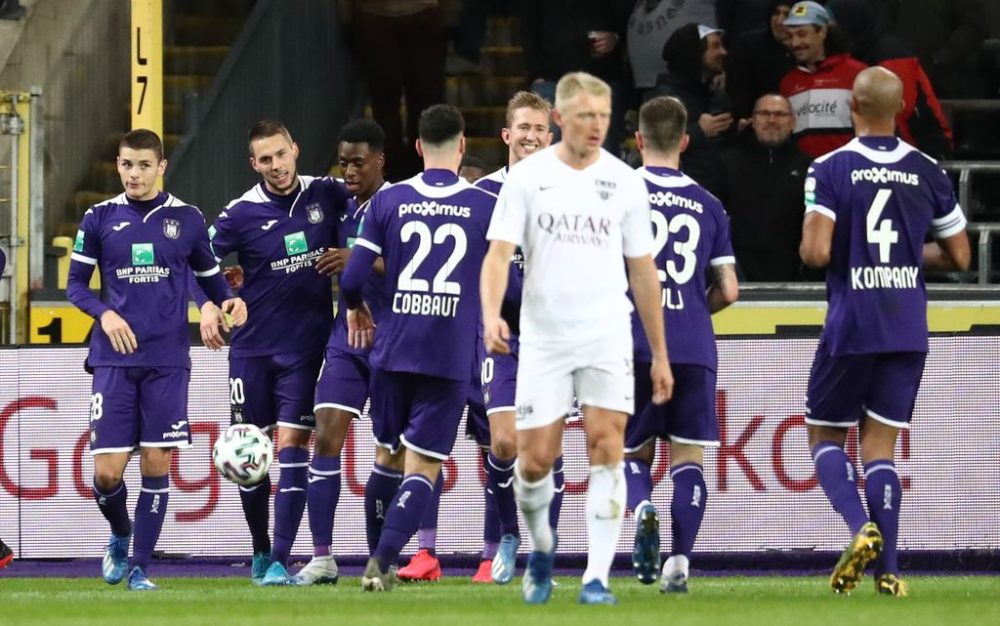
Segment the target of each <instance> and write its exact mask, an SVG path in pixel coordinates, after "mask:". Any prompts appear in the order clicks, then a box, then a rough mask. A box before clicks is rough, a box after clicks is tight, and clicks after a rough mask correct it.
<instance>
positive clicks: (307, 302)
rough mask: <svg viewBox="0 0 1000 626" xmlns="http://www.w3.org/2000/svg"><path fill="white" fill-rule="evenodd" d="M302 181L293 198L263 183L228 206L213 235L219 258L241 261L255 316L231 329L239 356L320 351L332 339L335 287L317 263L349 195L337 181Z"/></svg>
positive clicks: (249, 304)
mask: <svg viewBox="0 0 1000 626" xmlns="http://www.w3.org/2000/svg"><path fill="white" fill-rule="evenodd" d="M298 180H299V188H298V191H297V192H295V193H292V194H289V195H288V196H278V195H275V194H272V193H270V192H269V191H268V190H267V189H266V188H265V186H264V183H258V184H257V185H255V186H254V187H252V188H251V189H250V190H249V191H247V192H246V193H244V194H243V195H242V196H240V197H239V198H237V199H236V200H233V201H232V202H230V203H229V205H228V206H226V208H225V210H224V211H223V212H222V213H220V214H219V217H218V219H217V220H215V225H214V226H213V227H212V228H211V230H210V234H211V237H212V249H213V250H214V251H215V255H216V256H217V257H219V259H221V258H222V257H225V256H226V255H227V254H230V253H231V252H235V253H236V254H237V255H238V257H239V258H238V260H239V264H240V265H241V266H242V267H243V273H244V283H243V287H242V288H241V289H240V294H239V295H240V297H241V298H243V299H244V300H245V301H246V303H247V308H248V310H250V311H252V313H250V316H249V318H248V319H247V323H246V324H244V325H243V326H239V327H237V328H234V329H233V335H232V350H231V354H233V355H234V356H238V357H252V356H267V355H272V354H282V353H288V352H299V351H302V350H306V351H309V350H312V351H317V350H321V349H322V346H323V345H324V344H325V343H326V341H327V339H328V338H329V336H330V328H331V325H332V321H333V289H332V286H331V282H330V278H329V277H328V276H323V275H321V274H319V273H318V272H317V271H316V269H315V265H316V261H317V259H319V257H320V256H322V254H323V253H324V252H326V250H327V249H328V248H330V247H331V246H333V245H334V244H335V243H336V237H337V230H338V228H337V223H338V221H339V219H340V218H341V216H342V215H344V213H345V212H346V210H347V209H346V204H345V203H346V201H347V199H348V198H349V197H350V194H349V193H348V191H347V190H346V189H345V188H344V186H343V185H341V184H340V183H338V182H337V181H335V180H333V179H332V178H314V177H311V176H299V177H298Z"/></svg>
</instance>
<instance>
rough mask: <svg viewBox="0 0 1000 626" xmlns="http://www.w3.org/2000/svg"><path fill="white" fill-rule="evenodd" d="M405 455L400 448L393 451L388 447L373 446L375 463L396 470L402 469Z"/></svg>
mask: <svg viewBox="0 0 1000 626" xmlns="http://www.w3.org/2000/svg"><path fill="white" fill-rule="evenodd" d="M405 458H406V457H405V456H404V455H403V451H402V450H398V451H396V452H395V453H393V452H392V451H391V450H389V449H388V448H383V447H382V446H377V447H376V448H375V463H377V464H378V465H381V466H382V467H386V468H389V469H392V470H396V471H397V472H401V471H403V462H404V461H405Z"/></svg>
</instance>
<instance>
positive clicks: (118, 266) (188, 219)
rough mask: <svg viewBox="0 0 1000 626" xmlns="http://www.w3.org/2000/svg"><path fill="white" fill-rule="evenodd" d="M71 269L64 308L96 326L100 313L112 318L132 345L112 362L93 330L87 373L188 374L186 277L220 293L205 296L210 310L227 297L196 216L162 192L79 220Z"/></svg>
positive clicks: (100, 207)
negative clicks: (93, 279) (162, 369)
mask: <svg viewBox="0 0 1000 626" xmlns="http://www.w3.org/2000/svg"><path fill="white" fill-rule="evenodd" d="M72 261H73V267H71V268H70V280H69V283H68V285H67V289H66V295H67V297H68V298H69V300H70V301H71V302H72V303H73V304H74V305H76V306H77V307H79V308H80V309H81V310H83V311H84V312H86V313H88V314H89V315H91V316H93V317H94V318H96V319H98V320H99V319H100V317H101V314H102V313H104V312H105V311H107V310H109V309H110V310H113V311H115V312H116V313H118V314H119V315H120V316H121V317H122V318H124V319H125V321H126V322H128V324H129V326H130V327H131V328H132V332H133V333H135V336H136V340H137V342H138V345H139V347H138V350H136V351H135V352H134V353H133V354H127V355H126V354H119V353H117V352H115V351H114V349H113V348H112V347H111V342H110V340H109V339H108V337H107V335H106V334H105V333H103V332H101V330H100V328H97V329H95V330H94V332H93V333H91V336H90V353H89V355H88V357H87V363H88V365H90V366H91V367H101V366H115V367H141V366H149V367H155V366H170V367H184V368H190V367H191V358H190V356H189V355H188V348H189V347H190V341H189V340H188V315H187V308H188V306H187V304H188V299H187V293H188V276H189V274H190V273H191V272H192V270H193V271H194V274H195V276H198V277H199V279H200V282H201V280H203V279H205V278H207V277H213V280H215V281H219V283H220V285H221V290H220V288H214V289H210V290H209V291H210V292H215V295H216V296H217V297H216V298H215V301H216V302H217V303H218V302H219V301H220V298H221V297H225V296H222V295H220V294H221V293H223V292H225V291H228V290H227V289H225V285H224V284H223V283H224V281H223V280H222V278H221V274H220V273H219V266H218V264H217V263H216V260H215V257H213V256H212V251H211V249H210V248H209V244H208V235H207V231H206V225H205V218H204V217H203V216H202V214H201V211H199V210H198V209H196V208H195V207H193V206H190V205H188V204H185V203H184V202H182V201H180V200H178V199H177V198H175V197H173V196H171V195H169V194H166V193H162V192H161V193H160V194H159V195H157V197H156V198H154V199H153V200H148V201H136V200H130V199H129V198H128V196H126V195H125V194H121V195H119V196H116V197H114V198H112V199H110V200H108V201H107V202H102V203H101V204H97V205H94V206H93V207H92V208H90V209H89V210H88V211H87V212H86V213H85V214H84V216H83V220H82V221H81V222H80V229H79V231H77V233H76V242H75V243H74V245H73V254H72ZM95 265H96V266H98V267H99V268H100V272H101V286H102V297H101V299H100V300H99V299H98V298H97V296H95V295H94V294H93V292H91V291H90V289H89V287H88V282H89V280H90V275H91V273H92V272H93V269H92V268H93V266H95ZM86 266H90V267H86ZM202 286H203V287H205V286H206V284H205V283H202ZM210 295H211V294H210Z"/></svg>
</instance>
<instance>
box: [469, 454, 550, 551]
mask: <svg viewBox="0 0 1000 626" xmlns="http://www.w3.org/2000/svg"><path fill="white" fill-rule="evenodd" d="M516 460H517V459H498V458H497V457H496V456H494V455H493V453H492V452H490V453H489V454H487V455H486V491H487V498H486V499H487V504H486V515H487V516H489V514H490V505H489V500H493V506H494V513H495V515H496V516H497V523H498V524H500V532H501V533H502V534H504V535H514V536H515V537H519V536H520V535H521V531H520V530H519V529H518V527H517V501H516V500H515V499H514V462H515V461H516ZM560 469H561V466H560ZM559 476H562V472H561V471H560V473H559ZM490 494H492V496H493V497H492V498H490V497H489V496H490ZM550 519H555V520H557V521H558V520H559V516H558V515H556V517H555V518H550ZM484 532H485V530H484ZM498 540H499V538H498Z"/></svg>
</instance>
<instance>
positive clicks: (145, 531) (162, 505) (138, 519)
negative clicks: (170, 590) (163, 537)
mask: <svg viewBox="0 0 1000 626" xmlns="http://www.w3.org/2000/svg"><path fill="white" fill-rule="evenodd" d="M169 500H170V477H169V476H143V477H142V490H141V491H140V492H139V499H138V500H137V501H136V503H135V538H134V539H133V540H132V567H137V566H138V567H141V568H142V569H143V570H145V569H147V568H148V567H149V559H150V557H152V555H153V548H155V547H156V541H157V539H159V538H160V530H161V529H162V528H163V520H164V519H165V518H166V517H167V502H168V501H169Z"/></svg>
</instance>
